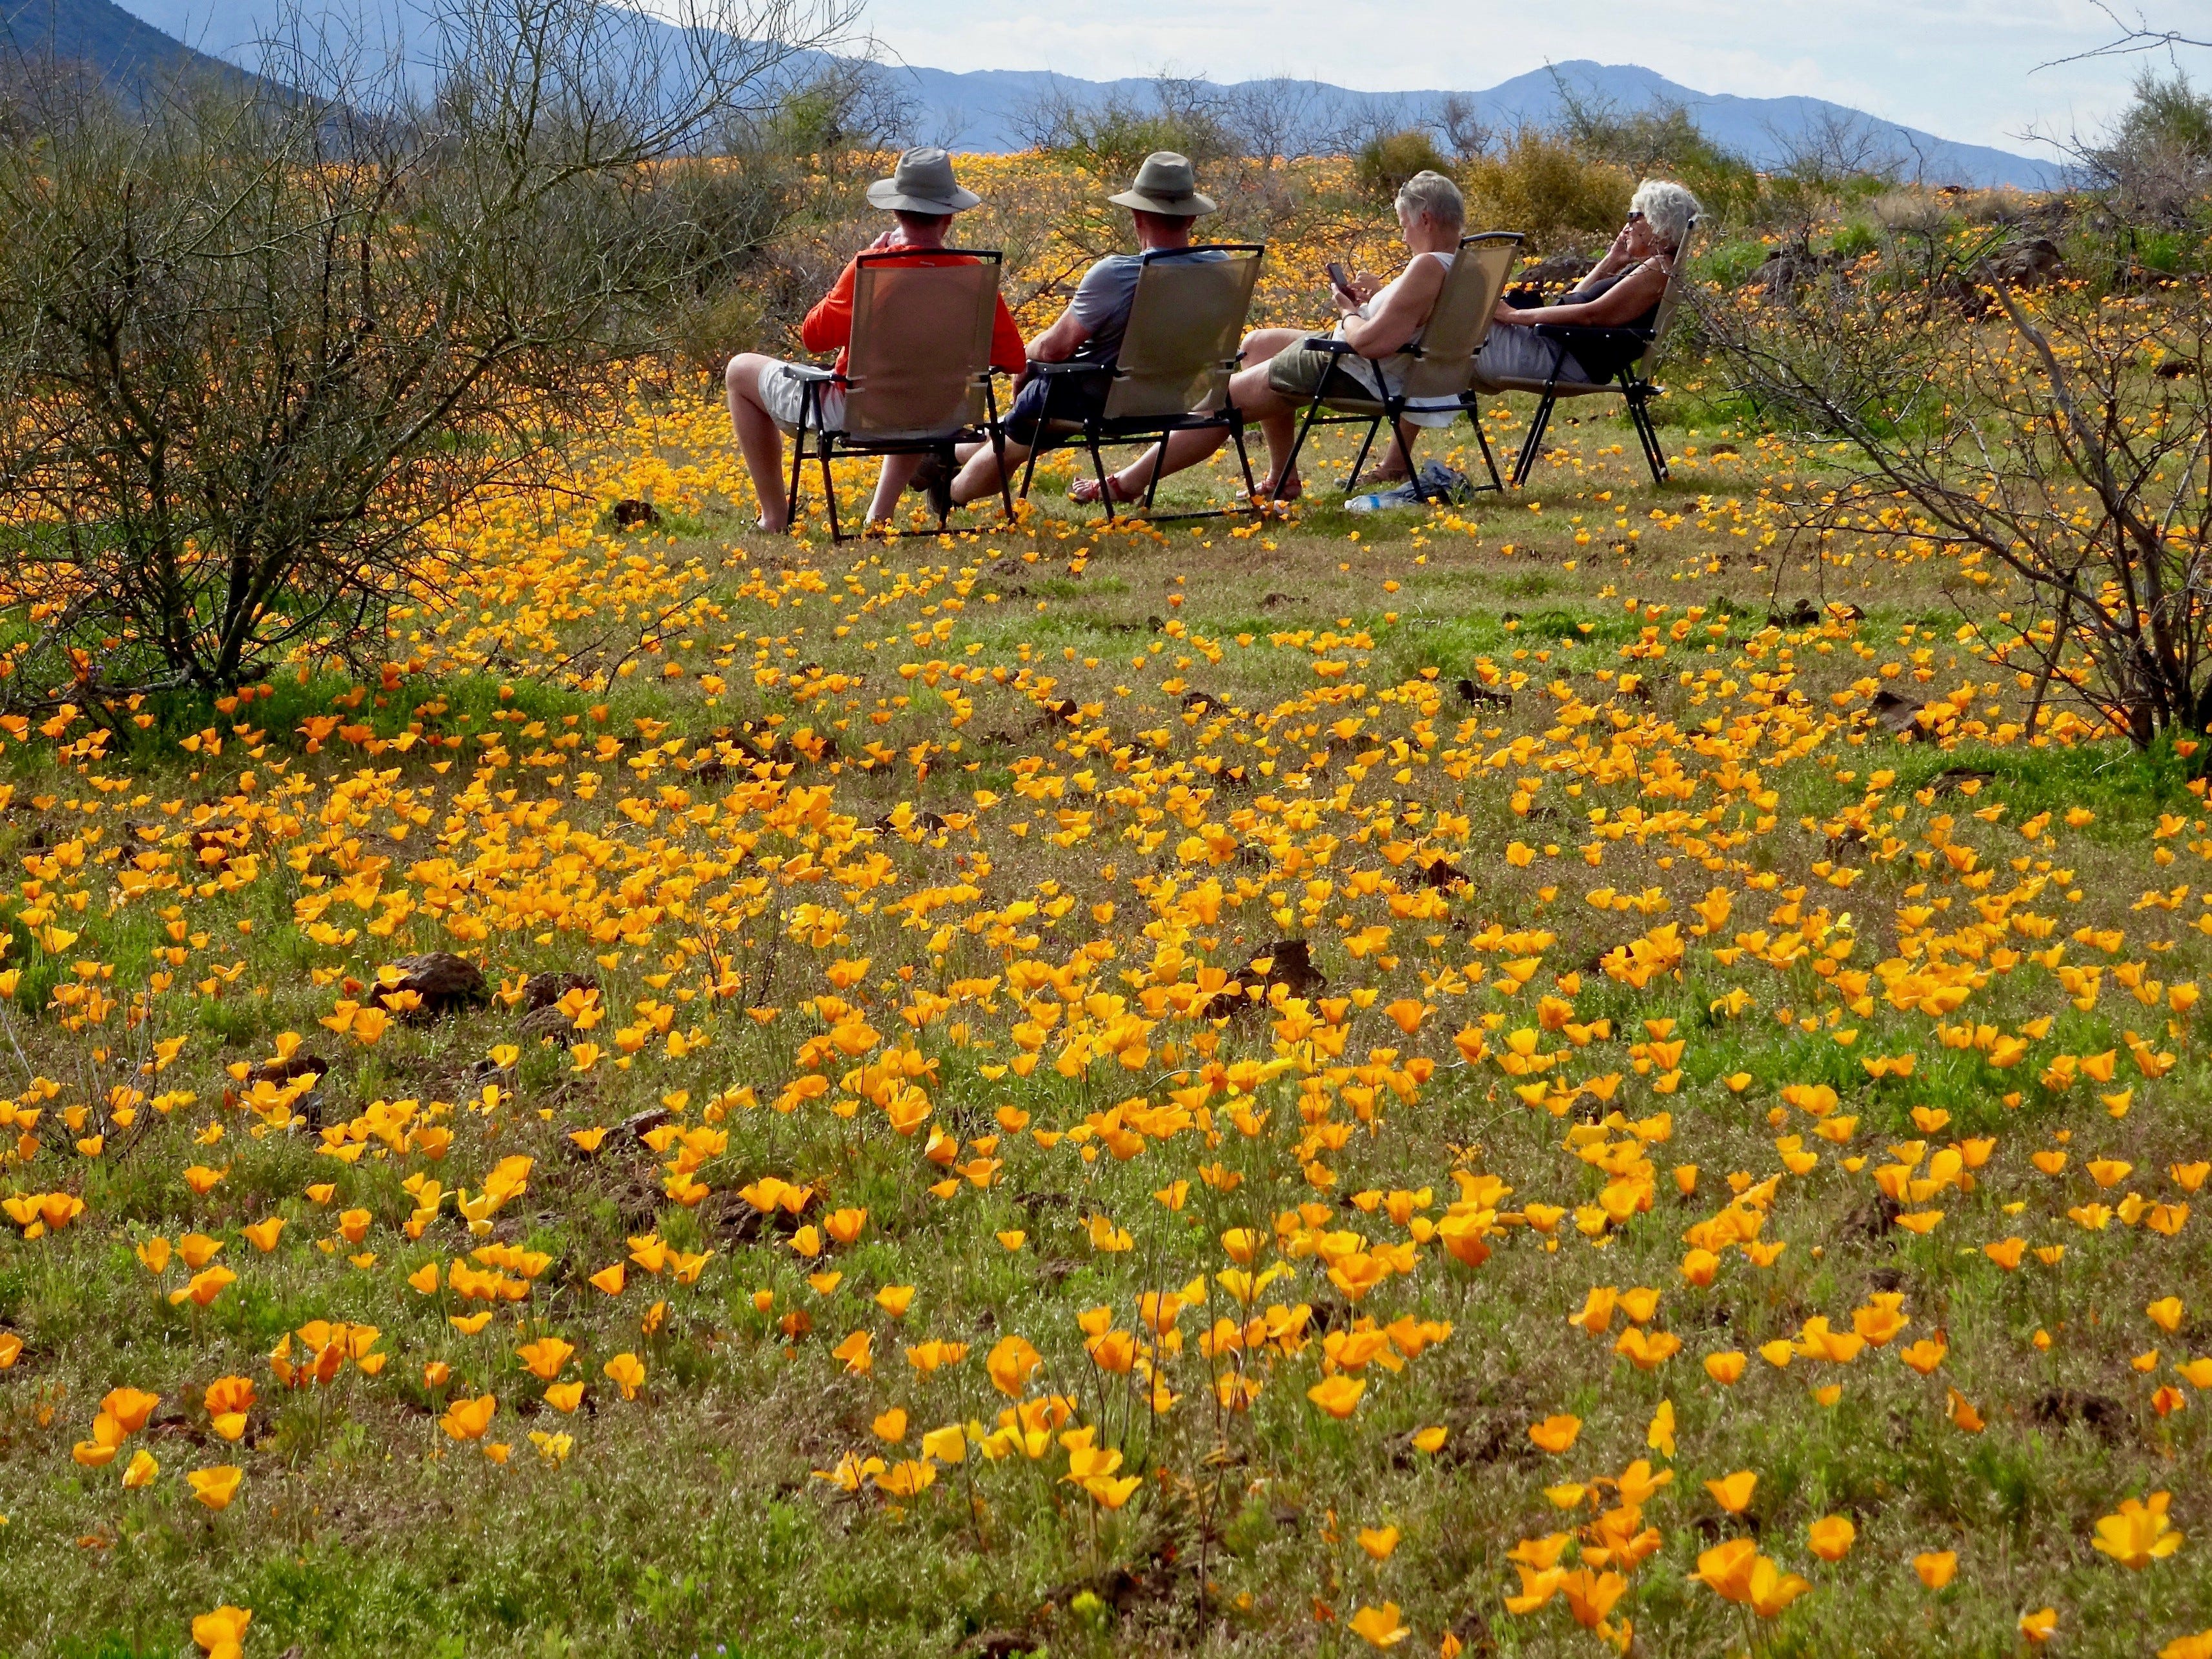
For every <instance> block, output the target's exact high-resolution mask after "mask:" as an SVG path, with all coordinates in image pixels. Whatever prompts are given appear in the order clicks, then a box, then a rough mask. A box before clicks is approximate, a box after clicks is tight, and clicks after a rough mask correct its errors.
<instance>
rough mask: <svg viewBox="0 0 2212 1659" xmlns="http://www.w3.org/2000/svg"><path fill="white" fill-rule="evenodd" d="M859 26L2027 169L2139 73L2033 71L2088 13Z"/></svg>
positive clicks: (987, 6) (989, 60) (1667, 11)
mask: <svg viewBox="0 0 2212 1659" xmlns="http://www.w3.org/2000/svg"><path fill="white" fill-rule="evenodd" d="M2143 3H2146V4H2147V5H2148V9H2149V15H2150V16H2151V19H2152V21H2154V22H2156V23H2159V24H2160V25H2161V26H2163V27H2173V28H2182V29H2185V30H2187V31H2189V32H2191V33H2196V34H2198V35H2212V0H2143ZM2116 9H2118V10H2120V11H2121V13H2122V15H2125V16H2129V17H2130V18H2132V17H2133V15H2135V12H2134V8H2133V6H2132V5H2128V6H2120V7H2116ZM867 24H868V27H871V28H872V30H873V31H874V32H875V33H876V34H877V35H878V37H879V38H880V39H881V40H882V41H883V42H884V45H885V46H888V47H889V48H890V50H891V51H892V52H893V53H895V54H896V56H898V57H900V58H903V59H904V60H905V61H906V62H908V63H910V64H922V65H927V66H930V67H933V68H938V69H949V70H971V69H1048V70H1055V71H1057V72H1059V73H1061V74H1065V75H1073V76H1084V77H1085V78H1087V79H1108V78H1111V77H1113V76H1122V75H1147V74H1150V73H1152V72H1153V71H1155V70H1158V69H1160V68H1161V67H1163V66H1170V67H1172V68H1173V69H1174V70H1176V71H1177V72H1178V73H1182V74H1203V75H1205V76H1208V77H1209V78H1211V79H1213V80H1216V81H1239V80H1249V79H1251V78H1254V77H1255V76H1267V75H1276V74H1285V75H1291V76H1301V77H1306V76H1310V77H1312V78H1315V79H1319V80H1324V81H1330V82H1335V83H1336V84H1338V85H1340V86H1349V87H1355V88H1362V89H1365V90H1370V91H1402V90H1412V89H1414V88H1466V89H1480V88H1486V87H1490V86H1494V85H1496V84H1497V83H1498V82H1500V81H1503V80H1505V79H1507V78H1508V77H1509V76H1515V75H1518V74H1521V73H1522V72H1523V71H1526V70H1534V69H1541V67H1542V66H1543V65H1544V64H1545V63H1546V62H1547V61H1549V62H1565V60H1567V59H1569V58H1595V59H1596V60H1597V61H1599V62H1601V63H1607V64H1643V65H1644V66H1645V67H1646V68H1649V69H1654V70H1658V71H1659V72H1660V73H1661V74H1662V75H1664V76H1668V77H1669V78H1670V79H1673V80H1674V81H1677V82H1680V83H1681V84H1683V85H1684V86H1687V87H1691V88H1695V89H1697V90H1699V91H1700V92H1726V93H1736V94H1741V95H1743V96H1746V97H1774V96H1778V95H1781V94H1790V93H1802V94H1810V95H1812V96H1814V97H1819V98H1827V99H1832V100H1834V101H1836V102H1838V103H1841V104H1849V105H1851V106H1855V107H1857V108H1859V109H1863V110H1867V111H1869V112H1872V113H1874V114H1876V115H1881V116H1886V117H1887V118H1889V119H1891V120H1893V121H1901V122H1904V123H1906V124H1907V125H1911V126H1917V127H1919V128H1922V129H1923V130H1924V131H1930V132H1933V133H1936V135H1938V136H1939V137H1945V138H1955V139H1963V140H1966V141H1967V142H1969V143H1984V144H1995V145H1997V146H1999V147H2001V148H2003V149H2013V150H2019V151H2021V152H2023V153H2031V154H2041V153H2047V152H2041V151H2037V150H2035V149H2033V147H2032V146H2030V145H2028V144H2027V143H2026V142H2025V141H2024V140H2023V138H2022V137H2021V135H2022V134H2023V133H2024V132H2025V131H2027V129H2028V128H2029V127H2031V126H2034V125H2041V126H2043V127H2045V128H2056V129H2059V130H2063V129H2065V128H2066V127H2067V126H2069V125H2080V126H2082V127H2085V128H2086V127H2088V126H2091V125H2094V124H2095V123H2096V122H2097V121H2098V120H2100V119H2101V118H2103V117H2105V116H2106V115H2108V114H2109V113H2110V112H2112V110H2113V109H2115V108H2116V107H2118V106H2119V105H2120V104H2121V103H2122V102H2124V100H2125V97H2126V93H2127V86H2128V82H2129V80H2130V77H2131V76H2133V74H2134V73H2135V71H2136V68H2137V67H2138V66H2139V63H2140V60H2137V59H2133V58H2128V59H2118V60H2113V59H2106V60H2102V61H2095V62H2090V63H2082V64H2064V65H2062V66H2060V67H2058V68H2056V69H2046V70H2040V71H2037V70H2036V66H2037V65H2038V64H2043V63H2047V62H2049V61H2051V60H2052V59H2054V58H2061V57H2063V56H2065V55H2067V54H2068V53H2070V52H2081V51H2085V50H2087V49H2088V48H2091V47H2093V46H2097V45H2099V44H2100V43H2101V42H2102V41H2105V40H2108V39H2110V38H2111V36H2112V32H2113V31H2112V22H2111V21H2110V19H2109V18H2107V17H2106V15H2104V14H2103V13H2102V12H2100V10H2099V9H2098V8H2097V7H2096V6H2095V5H2093V4H2092V3H2089V0H1917V3H1908V0H1642V3H1639V4H1637V5H1633V6H1630V5H1623V4H1620V3H1617V0H1538V3H1534V4H1532V3H1528V0H1516V3H1513V4H1510V5H1500V4H1480V5H1476V4H1468V3H1466V0H1445V3H1438V0H1201V3H1193V0H952V3H951V4H947V3H946V0H870V4H869V7H868V11H867ZM2194 59H2195V61H2194V62H2193V63H2192V64H2191V65H2190V66H2191V68H2193V69H2194V70H2195V71H2196V74H2197V79H2198V81H2199V82H2204V81H2206V80H2208V79H2212V53H2208V52H2197V53H2196V54H2194Z"/></svg>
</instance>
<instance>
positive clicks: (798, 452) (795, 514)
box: [783, 386, 814, 532]
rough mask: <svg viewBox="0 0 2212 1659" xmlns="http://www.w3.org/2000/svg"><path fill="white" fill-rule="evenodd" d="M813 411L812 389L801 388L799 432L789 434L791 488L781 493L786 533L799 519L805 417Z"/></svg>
mask: <svg viewBox="0 0 2212 1659" xmlns="http://www.w3.org/2000/svg"><path fill="white" fill-rule="evenodd" d="M813 409H814V388H813V387H812V386H801V387H800V388H799V430H798V431H796V432H794V433H793V434H792V435H791V487H790V488H789V489H787V490H785V491H784V492H783V527H784V529H785V530H786V531H787V532H788V531H789V530H790V528H791V526H792V525H793V523H794V522H796V521H797V520H798V518H799V501H800V496H799V483H800V482H801V480H802V479H803V478H804V477H805V471H804V465H805V460H806V427H807V417H808V416H809V415H810V414H811V413H812V411H813Z"/></svg>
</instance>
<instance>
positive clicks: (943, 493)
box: [906, 455, 953, 523]
mask: <svg viewBox="0 0 2212 1659" xmlns="http://www.w3.org/2000/svg"><path fill="white" fill-rule="evenodd" d="M952 472H953V469H952V468H951V466H950V465H947V464H946V462H945V457H944V456H942V455H930V456H927V457H925V458H924V459H923V460H922V463H921V465H920V466H918V467H916V468H915V471H914V477H911V478H909V479H908V481H907V486H906V487H907V488H908V489H910V490H919V491H920V492H921V494H922V495H927V497H928V498H929V509H930V511H931V512H933V513H936V514H937V517H938V521H939V523H942V522H944V520H946V519H949V518H951V516H952V507H953V501H952Z"/></svg>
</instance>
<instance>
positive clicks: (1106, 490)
mask: <svg viewBox="0 0 2212 1659" xmlns="http://www.w3.org/2000/svg"><path fill="white" fill-rule="evenodd" d="M1083 441H1084V442H1085V445H1086V446H1088V447H1089V448H1090V451H1091V471H1092V472H1093V473H1094V474H1095V475H1097V479H1098V501H1099V504H1100V505H1101V506H1103V507H1104V508H1105V509H1106V522H1107V523H1108V524H1112V523H1113V522H1114V521H1115V520H1114V486H1113V485H1112V484H1110V483H1107V482H1106V458H1105V457H1104V456H1103V455H1102V454H1100V453H1098V428H1097V426H1095V425H1091V424H1088V423H1086V424H1085V427H1084V428H1083Z"/></svg>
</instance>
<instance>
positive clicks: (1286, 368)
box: [1267, 346, 1375, 403]
mask: <svg viewBox="0 0 2212 1659" xmlns="http://www.w3.org/2000/svg"><path fill="white" fill-rule="evenodd" d="M1317 388H1318V389H1320V390H1321V393H1322V397H1323V398H1358V399H1360V400H1362V401H1364V402H1369V403H1371V402H1373V401H1374V399H1375V393H1374V392H1372V391H1370V389H1369V388H1368V387H1366V386H1362V385H1360V383H1359V382H1358V380H1354V379H1352V376H1351V375H1350V374H1346V372H1345V369H1344V365H1343V364H1341V363H1340V362H1337V360H1336V357H1335V355H1334V353H1331V352H1327V351H1316V350H1313V349H1311V348H1310V347H1307V346H1289V347H1286V348H1285V349H1283V350H1281V351H1279V352H1277V353H1276V354H1275V355H1274V356H1273V357H1270V358H1269V359H1268V360H1267V389H1268V390H1269V391H1270V392H1276V393H1278V394H1279V395H1280V396H1282V397H1285V398H1292V399H1294V400H1295V401H1297V402H1298V403H1304V402H1306V401H1308V400H1309V399H1310V398H1312V397H1313V395H1314V392H1315V391H1316V389H1317Z"/></svg>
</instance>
